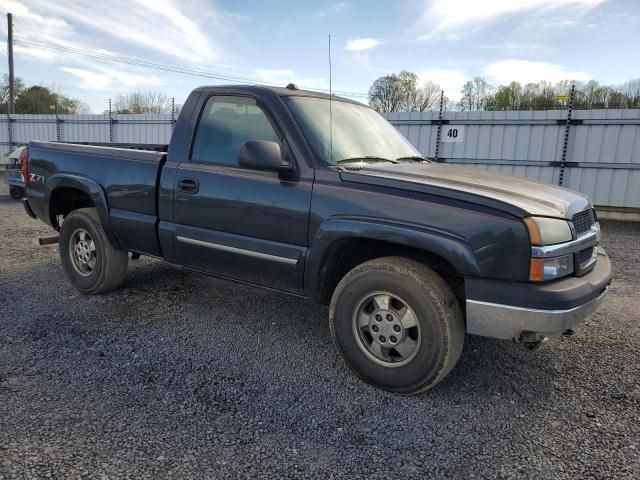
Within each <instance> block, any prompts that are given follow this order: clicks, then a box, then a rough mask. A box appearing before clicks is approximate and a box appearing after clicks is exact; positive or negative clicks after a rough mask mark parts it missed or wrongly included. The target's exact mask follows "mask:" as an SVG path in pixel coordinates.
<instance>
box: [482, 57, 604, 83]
mask: <svg viewBox="0 0 640 480" xmlns="http://www.w3.org/2000/svg"><path fill="white" fill-rule="evenodd" d="M482 73H483V75H485V76H486V77H487V78H488V80H489V83H491V82H494V83H496V84H502V85H504V84H507V83H509V82H511V81H514V80H515V81H517V82H520V83H522V84H525V83H530V82H539V81H541V80H546V81H549V82H559V81H561V80H589V79H590V78H592V76H591V75H590V74H589V73H587V72H582V71H578V70H571V69H569V68H567V67H566V66H564V65H559V64H555V63H547V62H532V61H529V60H518V59H515V58H510V59H506V60H499V61H497V62H494V63H490V64H489V65H485V66H484V67H483V68H482Z"/></svg>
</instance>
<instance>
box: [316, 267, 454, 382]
mask: <svg viewBox="0 0 640 480" xmlns="http://www.w3.org/2000/svg"><path fill="white" fill-rule="evenodd" d="M387 294H388V296H389V298H388V299H386V297H385V295H387ZM371 299H372V300H371ZM368 302H371V303H368ZM385 306H386V308H384V307H385ZM403 312H404V313H403ZM378 317H380V319H378ZM329 326H330V328H331V334H332V336H333V340H334V342H335V345H336V347H337V349H338V351H339V352H340V353H341V355H342V356H343V358H344V359H345V361H346V362H347V364H348V365H349V367H351V369H353V371H354V372H355V373H356V375H358V376H359V377H360V378H361V379H362V380H364V381H365V382H367V383H369V384H371V385H374V386H376V387H378V388H381V389H384V390H388V391H391V392H396V393H401V394H414V393H419V392H422V391H424V390H428V389H430V388H432V387H434V386H435V385H437V384H438V383H439V382H440V381H442V379H443V378H444V377H445V376H446V375H447V374H448V373H449V372H450V371H451V370H452V369H453V367H454V366H455V364H456V362H457V361H458V359H459V358H460V354H461V353H462V346H463V343H464V334H465V326H464V320H463V316H462V311H461V309H460V305H459V303H458V301H457V299H456V297H455V295H454V294H453V292H452V291H451V289H450V288H449V286H448V285H447V284H446V282H445V281H444V280H443V279H442V277H440V276H439V275H438V274H436V273H435V272H434V271H433V270H431V269H430V268H428V267H426V266H425V265H423V264H421V263H418V262H416V261H413V260H409V259H406V258H401V257H384V258H378V259H375V260H371V261H368V262H365V263H363V264H361V265H358V266H357V267H355V268H354V269H353V270H351V271H350V272H349V273H347V274H346V275H345V276H344V278H343V279H342V280H341V281H340V283H339V284H338V286H337V287H336V289H335V291H334V293H333V296H332V298H331V306H330V309H329ZM396 332H399V333H396ZM381 334H384V336H383V335H381ZM393 340H395V341H396V342H397V343H395V344H392V343H391V342H392V341H393ZM381 342H384V345H386V346H385V347H383V343H381Z"/></svg>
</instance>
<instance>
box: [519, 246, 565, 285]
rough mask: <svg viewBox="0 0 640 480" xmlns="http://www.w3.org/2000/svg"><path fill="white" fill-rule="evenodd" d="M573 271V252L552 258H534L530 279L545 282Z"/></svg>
mask: <svg viewBox="0 0 640 480" xmlns="http://www.w3.org/2000/svg"><path fill="white" fill-rule="evenodd" d="M572 273H573V253H570V254H568V255H562V256H560V257H552V258H532V259H531V262H530V265H529V280H531V281H533V282H544V281H546V280H553V279H554V278H560V277H564V276H565V275H570V274H572Z"/></svg>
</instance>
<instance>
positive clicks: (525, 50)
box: [478, 41, 559, 57]
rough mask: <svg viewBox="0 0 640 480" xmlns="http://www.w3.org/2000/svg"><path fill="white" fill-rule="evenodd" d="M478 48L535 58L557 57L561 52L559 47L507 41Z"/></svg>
mask: <svg viewBox="0 0 640 480" xmlns="http://www.w3.org/2000/svg"><path fill="white" fill-rule="evenodd" d="M478 48H482V49H485V50H496V51H502V52H510V53H511V54H513V53H514V52H516V53H517V54H519V55H522V54H525V55H528V56H533V57H543V56H544V57H548V56H550V55H555V54H556V53H558V51H559V49H558V48H557V47H550V46H547V45H544V44H543V43H536V42H510V41H505V42H502V43H499V44H483V45H480V46H479V47H478Z"/></svg>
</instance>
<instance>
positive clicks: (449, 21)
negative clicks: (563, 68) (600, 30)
mask: <svg viewBox="0 0 640 480" xmlns="http://www.w3.org/2000/svg"><path fill="white" fill-rule="evenodd" d="M605 1H607V0H510V1H506V0H482V1H480V0H430V1H429V2H427V3H426V11H425V14H424V16H423V17H422V19H421V22H420V23H421V25H422V26H423V27H426V26H430V27H431V29H432V30H434V31H443V30H455V29H458V28H461V27H466V26H468V25H471V24H482V23H488V22H491V21H493V20H495V19H497V18H499V17H504V16H507V15H513V14H522V13H529V12H535V13H544V12H548V11H552V10H560V9H562V11H563V12H564V13H565V15H564V16H565V17H566V16H567V15H566V12H567V11H568V10H569V9H571V12H572V15H580V14H582V13H584V12H586V11H589V10H591V9H592V8H594V7H597V6H598V5H600V4H601V3H604V2H605Z"/></svg>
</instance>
